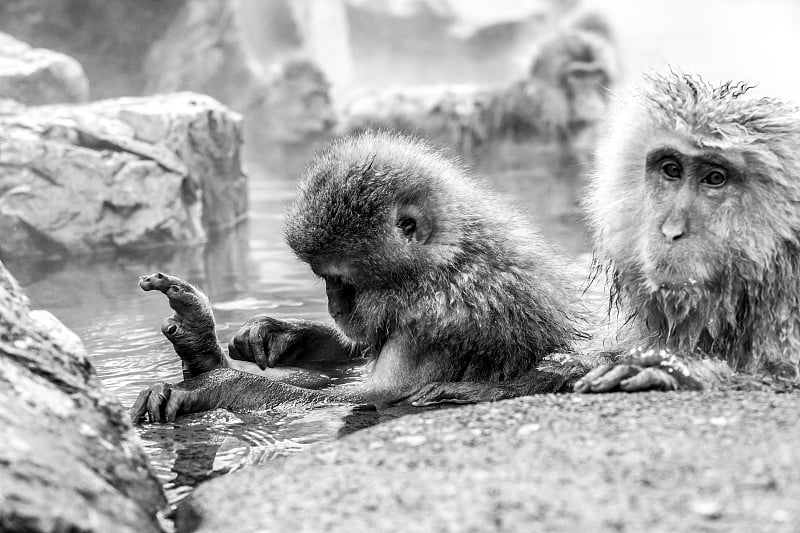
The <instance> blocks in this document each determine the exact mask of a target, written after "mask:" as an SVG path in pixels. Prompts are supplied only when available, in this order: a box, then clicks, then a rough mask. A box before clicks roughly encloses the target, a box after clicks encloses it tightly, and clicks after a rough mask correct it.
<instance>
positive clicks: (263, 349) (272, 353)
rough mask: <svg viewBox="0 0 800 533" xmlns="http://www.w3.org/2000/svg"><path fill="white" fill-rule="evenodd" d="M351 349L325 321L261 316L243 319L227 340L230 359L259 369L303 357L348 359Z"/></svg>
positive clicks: (284, 363)
mask: <svg viewBox="0 0 800 533" xmlns="http://www.w3.org/2000/svg"><path fill="white" fill-rule="evenodd" d="M350 351H351V350H350V348H349V347H348V346H347V345H346V344H345V342H344V341H343V340H342V339H341V336H340V335H339V334H338V333H337V332H336V330H334V329H333V328H331V327H328V326H326V325H324V324H317V323H315V322H310V321H307V320H277V319H275V318H272V317H268V316H263V315H262V316H257V317H253V318H251V319H250V320H248V321H247V322H245V323H244V324H243V325H242V327H241V328H239V331H237V332H236V335H235V336H234V337H233V340H231V342H230V343H228V356H229V357H230V358H231V359H237V360H239V361H249V362H251V363H255V364H257V365H258V367H259V368H260V369H261V370H264V369H265V368H267V367H270V368H272V367H274V366H276V365H279V366H287V365H292V364H293V363H294V364H296V363H298V362H300V361H302V360H317V361H321V360H332V359H336V360H343V359H349V358H351V357H350Z"/></svg>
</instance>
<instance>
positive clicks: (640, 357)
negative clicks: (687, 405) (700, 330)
mask: <svg viewBox="0 0 800 533" xmlns="http://www.w3.org/2000/svg"><path fill="white" fill-rule="evenodd" d="M726 369H727V372H726ZM726 373H729V369H728V367H727V365H726V364H725V363H722V362H719V361H715V360H710V359H700V360H697V359H695V358H691V357H680V356H677V355H674V354H670V353H668V352H665V351H664V350H660V351H658V352H657V351H655V350H647V351H645V352H637V353H634V354H631V355H628V356H626V357H624V358H623V359H622V360H620V361H619V362H618V363H614V364H601V365H598V366H596V367H595V368H593V369H592V370H590V371H589V372H588V373H587V374H586V375H585V376H584V377H582V378H581V379H579V380H578V381H577V382H576V383H575V386H574V387H573V390H574V391H575V392H581V393H593V392H611V391H625V392H636V391H645V390H702V389H704V388H708V386H709V385H711V384H713V383H714V382H715V381H717V380H718V378H719V377H721V376H722V375H723V374H726Z"/></svg>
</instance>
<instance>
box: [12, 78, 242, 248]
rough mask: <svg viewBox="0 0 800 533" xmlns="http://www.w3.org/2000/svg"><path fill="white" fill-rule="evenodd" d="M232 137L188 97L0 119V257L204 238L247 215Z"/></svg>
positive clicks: (211, 107) (213, 110)
mask: <svg viewBox="0 0 800 533" xmlns="http://www.w3.org/2000/svg"><path fill="white" fill-rule="evenodd" d="M240 130H241V119H240V117H239V115H237V114H235V113H232V112H230V111H229V110H227V109H226V108H225V107H223V106H222V105H221V104H219V103H218V102H217V101H215V100H214V99H212V98H210V97H207V96H202V95H197V94H191V93H181V94H171V95H157V96H153V97H149V98H122V99H115V100H105V101H100V102H95V103H92V104H88V105H80V106H37V107H31V108H28V109H26V110H24V111H21V112H19V113H16V114H8V115H0V180H1V182H2V184H3V185H2V187H1V188H0V233H2V234H3V236H4V238H3V242H2V243H0V256H4V257H8V256H19V255H67V254H74V253H87V252H97V251H104V250H119V249H128V248H138V247H145V246H153V245H157V244H170V243H187V242H202V241H205V239H206V233H207V232H208V231H210V230H215V229H219V228H224V227H229V226H232V225H234V224H236V223H237V222H238V221H240V220H242V219H243V218H244V217H245V216H246V210H247V192H246V185H247V184H246V178H245V176H244V175H243V173H242V170H241V163H240V144H241V131H240Z"/></svg>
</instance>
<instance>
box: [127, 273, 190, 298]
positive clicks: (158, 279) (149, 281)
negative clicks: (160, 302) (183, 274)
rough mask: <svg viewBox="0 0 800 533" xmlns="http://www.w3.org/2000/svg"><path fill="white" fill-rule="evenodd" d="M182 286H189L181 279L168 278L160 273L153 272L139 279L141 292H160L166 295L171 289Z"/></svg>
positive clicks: (168, 276) (167, 275)
mask: <svg viewBox="0 0 800 533" xmlns="http://www.w3.org/2000/svg"><path fill="white" fill-rule="evenodd" d="M184 285H189V284H188V283H187V282H186V281H184V280H182V279H181V278H176V277H175V276H170V275H169V274H163V273H161V272H154V273H153V274H150V275H147V276H141V277H140V278H139V287H140V288H141V289H142V290H143V291H161V292H163V293H165V294H166V293H167V292H168V291H169V290H170V289H172V287H176V286H177V287H180V286H184Z"/></svg>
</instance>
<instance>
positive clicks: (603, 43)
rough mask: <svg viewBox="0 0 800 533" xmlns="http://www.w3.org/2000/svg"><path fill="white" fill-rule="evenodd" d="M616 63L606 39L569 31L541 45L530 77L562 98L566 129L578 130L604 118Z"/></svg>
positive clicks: (588, 31)
mask: <svg viewBox="0 0 800 533" xmlns="http://www.w3.org/2000/svg"><path fill="white" fill-rule="evenodd" d="M609 31H610V30H609ZM616 63H617V60H616V52H615V50H614V47H613V45H612V44H611V42H610V40H609V39H608V37H607V36H605V35H603V34H600V33H595V32H594V31H593V29H585V28H583V27H580V26H579V27H570V28H568V29H567V30H564V31H563V32H562V33H560V34H558V35H557V36H556V37H554V38H553V39H551V40H550V41H548V42H546V43H545V44H544V45H543V47H542V49H541V50H540V52H539V53H538V54H537V56H536V58H535V60H534V61H533V64H532V65H531V69H530V76H531V78H532V79H534V80H540V81H542V82H545V83H546V84H547V85H548V87H549V88H550V89H551V90H552V91H555V94H560V95H563V98H564V99H565V104H566V106H565V111H566V116H565V117H564V120H565V121H566V123H567V124H566V125H570V126H572V127H581V126H584V125H586V124H593V123H595V122H597V121H598V120H601V119H602V118H603V117H604V116H605V111H606V108H607V105H608V90H609V88H610V87H611V84H612V83H613V81H614V79H616V76H617V65H616ZM545 111H547V110H545Z"/></svg>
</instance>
